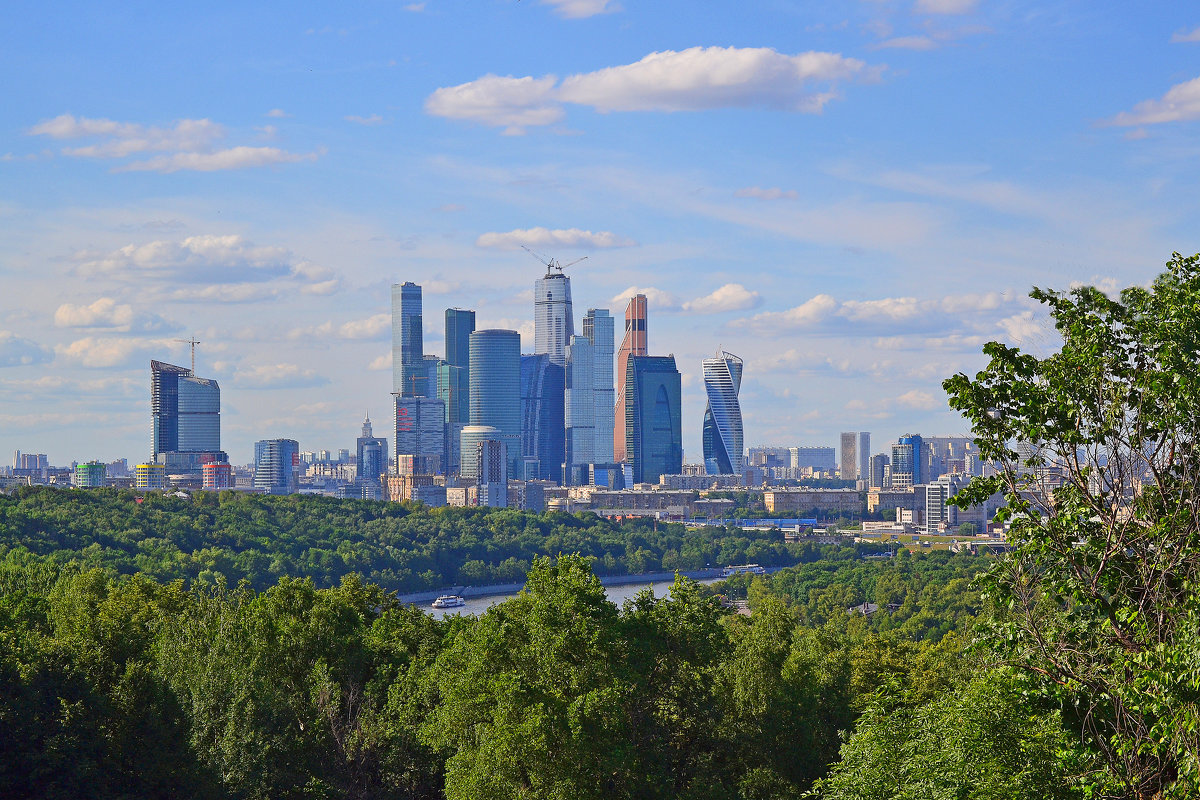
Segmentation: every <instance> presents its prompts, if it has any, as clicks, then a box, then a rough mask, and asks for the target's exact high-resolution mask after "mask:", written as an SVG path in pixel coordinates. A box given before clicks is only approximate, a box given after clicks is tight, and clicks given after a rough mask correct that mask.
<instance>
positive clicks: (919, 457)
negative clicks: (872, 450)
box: [892, 433, 926, 489]
mask: <svg viewBox="0 0 1200 800" xmlns="http://www.w3.org/2000/svg"><path fill="white" fill-rule="evenodd" d="M924 455H925V447H924V443H923V442H922V441H921V437H920V435H918V434H915V433H906V434H904V435H903V436H901V437H900V439H899V441H897V442H896V443H895V444H894V445H892V488H893V489H906V488H908V487H910V486H920V485H921V484H922V483H924V482H925V480H926V477H925V470H924V469H923V464H924Z"/></svg>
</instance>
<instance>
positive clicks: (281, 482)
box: [254, 439, 300, 494]
mask: <svg viewBox="0 0 1200 800" xmlns="http://www.w3.org/2000/svg"><path fill="white" fill-rule="evenodd" d="M299 466H300V443H299V442H297V441H296V440H295V439H264V440H262V441H259V442H255V443H254V488H255V489H259V490H261V491H264V492H267V493H269V494H292V493H294V492H295V491H296V488H297V484H298V480H297V474H296V471H297V469H298V468H299Z"/></svg>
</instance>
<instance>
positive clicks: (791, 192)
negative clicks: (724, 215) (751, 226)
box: [733, 186, 800, 200]
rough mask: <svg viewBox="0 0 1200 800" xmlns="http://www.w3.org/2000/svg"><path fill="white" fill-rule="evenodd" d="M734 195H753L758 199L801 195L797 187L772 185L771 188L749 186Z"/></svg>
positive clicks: (787, 198)
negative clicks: (785, 187) (787, 187)
mask: <svg viewBox="0 0 1200 800" xmlns="http://www.w3.org/2000/svg"><path fill="white" fill-rule="evenodd" d="M733 196H734V197H753V198H756V199H758V200H783V199H786V200H795V199H796V198H797V197H799V196H800V195H799V194H798V193H797V192H796V190H795V189H786V190H785V189H780V188H778V187H772V188H770V189H760V188H759V187H757V186H747V187H745V188H744V189H738V190H737V191H736V192H734V193H733Z"/></svg>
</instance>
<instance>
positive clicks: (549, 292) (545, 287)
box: [533, 267, 575, 366]
mask: <svg viewBox="0 0 1200 800" xmlns="http://www.w3.org/2000/svg"><path fill="white" fill-rule="evenodd" d="M555 269H556V268H555V267H550V268H548V269H547V270H546V274H545V275H544V276H543V277H541V278H539V279H538V280H536V281H534V284H533V352H534V353H546V354H547V355H549V356H550V361H551V363H554V364H558V365H559V366H565V365H566V363H567V346H568V345H570V343H571V337H572V336H573V335H574V334H575V323H574V316H573V315H574V311H573V310H572V308H571V279H570V278H569V277H567V275H566V274H565V273H563V271H562V269H561V268H559V269H558V271H557V272H556V271H555Z"/></svg>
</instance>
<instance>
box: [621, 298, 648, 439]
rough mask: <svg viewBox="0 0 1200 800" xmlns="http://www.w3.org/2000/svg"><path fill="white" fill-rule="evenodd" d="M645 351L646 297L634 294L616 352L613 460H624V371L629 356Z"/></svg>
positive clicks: (626, 312)
mask: <svg viewBox="0 0 1200 800" xmlns="http://www.w3.org/2000/svg"><path fill="white" fill-rule="evenodd" d="M648 352H649V351H648V350H647V349H646V295H644V294H635V295H634V296H633V297H631V298H629V305H627V306H626V307H625V338H624V339H622V340H621V349H620V350H618V351H617V387H616V392H617V402H616V408H615V410H614V412H613V460H614V461H617V462H622V461H624V460H625V370H626V369H627V368H628V362H629V357H630V356H644V355H646V354H647V353H648Z"/></svg>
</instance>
